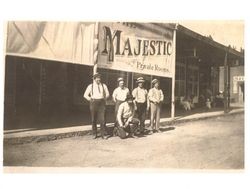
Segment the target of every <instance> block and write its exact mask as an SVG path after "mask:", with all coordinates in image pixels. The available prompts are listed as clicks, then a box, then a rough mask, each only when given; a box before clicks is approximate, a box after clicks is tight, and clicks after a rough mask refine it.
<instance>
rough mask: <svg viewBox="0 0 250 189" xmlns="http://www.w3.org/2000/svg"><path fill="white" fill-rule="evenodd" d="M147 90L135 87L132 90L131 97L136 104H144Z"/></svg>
mask: <svg viewBox="0 0 250 189" xmlns="http://www.w3.org/2000/svg"><path fill="white" fill-rule="evenodd" d="M147 93H148V92H147V90H146V89H144V88H140V87H137V88H135V89H134V90H133V92H132V95H133V97H134V98H135V101H136V102H138V103H144V102H146V101H147Z"/></svg>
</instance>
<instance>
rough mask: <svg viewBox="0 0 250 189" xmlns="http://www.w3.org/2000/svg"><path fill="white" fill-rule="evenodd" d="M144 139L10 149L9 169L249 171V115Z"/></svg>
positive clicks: (78, 140) (196, 124) (88, 139)
mask: <svg viewBox="0 0 250 189" xmlns="http://www.w3.org/2000/svg"><path fill="white" fill-rule="evenodd" d="M162 131H163V132H162V133H159V134H158V133H157V134H153V135H150V136H149V135H147V136H145V137H141V138H137V139H134V138H128V139H124V140H121V139H119V138H118V137H112V138H109V139H108V140H102V139H100V138H98V139H96V140H93V139H92V138H91V136H82V137H72V138H67V139H61V140H56V141H48V142H40V143H29V144H22V145H5V146H4V165H5V166H36V167H37V166H45V167H51V166H52V167H108V168H109V167H118V168H122V167H126V168H176V169H242V168H244V115H243V114H239V115H232V116H226V117H219V118H213V119H207V120H200V121H193V122H187V123H181V124H178V125H173V126H169V127H166V128H164V129H162Z"/></svg>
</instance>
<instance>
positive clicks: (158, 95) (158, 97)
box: [148, 88, 164, 103]
mask: <svg viewBox="0 0 250 189" xmlns="http://www.w3.org/2000/svg"><path fill="white" fill-rule="evenodd" d="M148 99H149V101H151V102H157V103H159V102H162V101H163V99H164V95H163V92H162V90H161V89H156V88H152V89H150V90H149V92H148Z"/></svg>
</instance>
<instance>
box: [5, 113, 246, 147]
mask: <svg viewBox="0 0 250 189" xmlns="http://www.w3.org/2000/svg"><path fill="white" fill-rule="evenodd" d="M242 113H244V110H242V111H237V112H231V113H230V112H229V113H227V114H219V115H211V116H204V117H198V118H191V119H183V120H178V119H176V120H173V121H165V122H161V127H163V128H165V127H168V126H171V125H174V124H175V125H176V124H181V123H186V122H190V121H199V120H205V119H211V118H216V117H222V116H223V117H226V116H231V115H237V114H242ZM85 135H91V130H85V131H74V132H67V133H58V134H48V135H40V136H27V137H15V138H4V145H18V144H26V143H33V142H36V143H38V142H45V141H53V140H59V139H63V138H70V137H75V136H85Z"/></svg>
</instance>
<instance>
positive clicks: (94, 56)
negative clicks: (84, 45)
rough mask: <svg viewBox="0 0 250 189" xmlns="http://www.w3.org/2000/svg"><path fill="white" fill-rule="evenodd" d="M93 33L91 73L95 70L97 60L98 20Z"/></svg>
mask: <svg viewBox="0 0 250 189" xmlns="http://www.w3.org/2000/svg"><path fill="white" fill-rule="evenodd" d="M94 32H95V34H94V44H93V46H94V47H93V50H94V51H93V60H94V61H93V62H94V66H93V75H94V74H95V73H96V72H97V62H98V46H99V44H98V37H99V24H98V22H96V23H95V31H94Z"/></svg>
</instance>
